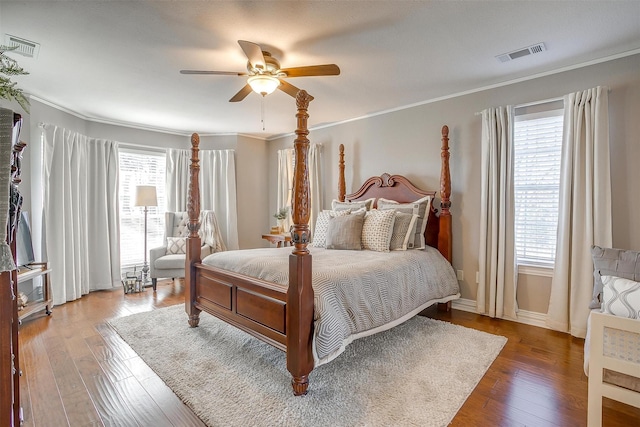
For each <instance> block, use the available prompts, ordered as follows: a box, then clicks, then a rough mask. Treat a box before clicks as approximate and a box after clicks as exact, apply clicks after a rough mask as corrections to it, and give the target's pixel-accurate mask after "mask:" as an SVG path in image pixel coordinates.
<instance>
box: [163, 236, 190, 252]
mask: <svg viewBox="0 0 640 427" xmlns="http://www.w3.org/2000/svg"><path fill="white" fill-rule="evenodd" d="M184 253H187V238H186V237H167V252H166V255H171V254H184Z"/></svg>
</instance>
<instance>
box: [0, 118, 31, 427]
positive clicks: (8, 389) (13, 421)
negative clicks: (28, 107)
mask: <svg viewBox="0 0 640 427" xmlns="http://www.w3.org/2000/svg"><path fill="white" fill-rule="evenodd" d="M5 112H6V110H5V111H3V113H5ZM21 125H22V119H21V117H20V115H19V114H13V132H11V137H10V138H11V145H10V146H9V144H7V143H6V140H5V141H4V143H3V144H1V146H2V150H6V149H9V150H11V154H10V158H11V168H10V169H8V168H4V169H2V170H4V171H6V172H4V173H10V177H9V179H10V183H9V184H10V185H9V187H10V191H9V194H8V198H9V215H8V218H7V223H6V224H5V225H4V226H5V227H6V230H7V243H9V246H10V248H11V253H12V254H13V255H12V256H13V260H14V262H15V259H16V258H15V254H16V242H15V236H16V227H17V225H18V220H17V218H19V217H20V209H21V206H22V196H20V193H19V192H18V188H17V186H18V184H19V183H20V159H21V156H22V150H23V149H24V147H25V146H26V144H24V143H22V142H18V135H19V129H20V126H21ZM5 131H6V129H5V128H4V127H3V128H2V134H0V138H7V136H8V135H7V134H6V133H5ZM9 147H10V148H9ZM4 154H5V155H3V156H2V158H3V159H6V154H7V153H4ZM9 171H10V172H9ZM5 179H6V177H5ZM5 182H6V181H5ZM3 197H4V195H3ZM3 217H4V216H3ZM17 295H18V271H17V270H13V271H4V272H2V273H0V425H1V426H10V427H13V426H18V425H20V423H21V421H22V409H21V406H20V355H19V351H18V322H19V321H18V305H17V301H16V296H17Z"/></svg>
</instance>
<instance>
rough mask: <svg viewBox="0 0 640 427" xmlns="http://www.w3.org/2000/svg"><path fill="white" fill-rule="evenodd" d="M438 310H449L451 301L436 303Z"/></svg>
mask: <svg viewBox="0 0 640 427" xmlns="http://www.w3.org/2000/svg"><path fill="white" fill-rule="evenodd" d="M438 311H444V312H449V311H451V301H447V302H439V303H438Z"/></svg>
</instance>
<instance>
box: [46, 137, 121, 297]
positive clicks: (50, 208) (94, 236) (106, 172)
mask: <svg viewBox="0 0 640 427" xmlns="http://www.w3.org/2000/svg"><path fill="white" fill-rule="evenodd" d="M43 163H44V218H45V229H46V249H47V255H48V259H49V266H50V268H51V287H52V293H53V302H54V304H62V303H65V302H67V301H72V300H75V299H78V298H80V297H81V296H82V295H85V294H87V293H89V291H93V290H98V289H110V288H112V287H114V286H119V284H120V242H119V235H120V233H119V219H118V151H117V144H116V143H115V142H113V141H106V140H104V139H94V138H89V137H87V136H84V135H81V134H79V133H76V132H72V131H70V130H67V129H63V128H59V127H57V126H53V125H45V126H44V162H43Z"/></svg>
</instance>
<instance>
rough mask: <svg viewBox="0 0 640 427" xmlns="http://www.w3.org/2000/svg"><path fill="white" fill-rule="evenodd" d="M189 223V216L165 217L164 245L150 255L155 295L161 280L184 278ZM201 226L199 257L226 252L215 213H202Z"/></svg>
mask: <svg viewBox="0 0 640 427" xmlns="http://www.w3.org/2000/svg"><path fill="white" fill-rule="evenodd" d="M188 222H189V215H188V214H187V212H166V213H165V232H164V235H165V239H164V245H163V246H160V247H157V248H153V249H151V250H150V251H149V276H150V277H151V285H152V286H153V290H154V291H155V290H156V286H157V284H158V279H159V278H164V277H171V278H175V277H184V269H185V263H186V255H185V248H186V237H187V235H188V234H189V230H188V229H187V223H188ZM200 224H201V225H200V231H199V234H200V238H201V239H202V242H203V246H202V248H201V252H200V256H201V257H202V258H204V257H206V256H207V255H209V254H211V253H213V252H219V251H222V250H225V247H224V244H223V242H222V238H221V236H220V233H219V232H218V227H217V221H216V219H215V214H214V212H213V211H202V212H201V213H200Z"/></svg>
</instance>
